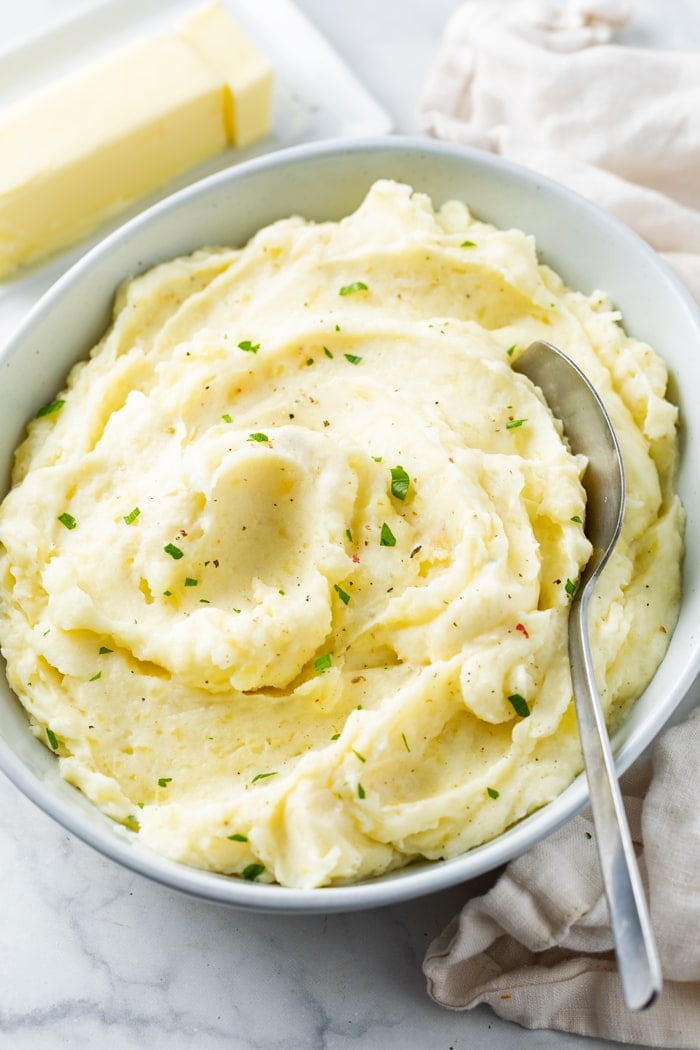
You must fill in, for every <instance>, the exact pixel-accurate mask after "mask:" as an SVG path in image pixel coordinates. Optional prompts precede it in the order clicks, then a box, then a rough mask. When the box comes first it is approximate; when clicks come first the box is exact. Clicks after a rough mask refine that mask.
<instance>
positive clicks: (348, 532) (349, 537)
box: [345, 529, 352, 543]
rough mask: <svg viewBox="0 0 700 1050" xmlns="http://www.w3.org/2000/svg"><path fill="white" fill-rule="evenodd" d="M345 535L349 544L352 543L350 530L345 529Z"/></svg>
mask: <svg viewBox="0 0 700 1050" xmlns="http://www.w3.org/2000/svg"><path fill="white" fill-rule="evenodd" d="M345 535H346V536H347V538H348V539H349V540H350V542H351V543H352V531H351V529H346V530H345Z"/></svg>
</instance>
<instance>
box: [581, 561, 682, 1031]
mask: <svg viewBox="0 0 700 1050" xmlns="http://www.w3.org/2000/svg"><path fill="white" fill-rule="evenodd" d="M590 582H591V583H592V582H593V581H590ZM589 593H590V589H589V588H588V587H584V588H583V589H582V591H581V593H580V595H576V596H575V597H574V599H573V601H572V605H571V609H570V613H569V654H570V657H571V677H572V684H573V690H574V698H575V705H576V715H577V718H578V724H579V733H580V737H581V746H582V749H583V758H584V763H585V767H586V777H587V779H588V789H589V794H590V801H591V811H592V815H593V823H594V825H595V833H596V843H597V847H598V856H599V859H600V868H601V872H602V876H603V887H604V889H605V896H606V899H607V903H608V912H609V916H610V925H611V928H612V935H613V941H614V943H615V952H616V955H617V966H618V971H619V974H620V980H621V982H622V990H623V994H624V997H625V1002H626V1003H627V1006H628V1007H629V1009H630V1010H644V1009H645V1008H646V1007H648V1006H651V1004H652V1003H653V1002H654V1000H655V999H656V997H657V995H658V994H659V992H660V990H661V983H662V977H661V964H660V962H659V955H658V952H657V949H656V943H655V940H654V933H653V930H652V927H651V921H650V918H649V911H648V909H647V903H646V899H645V896H644V890H643V888H642V880H641V877H640V874H639V867H638V866H637V859H636V856H635V853H634V846H633V845H632V837H631V835H630V830H629V824H628V823H627V816H626V814H625V810H624V806H623V803H622V795H621V793H620V787H619V784H618V782H617V775H616V773H615V765H614V761H613V757H612V751H611V749H610V741H609V738H608V733H607V729H606V726H605V718H604V716H603V711H602V707H601V703H600V697H599V695H598V689H597V687H596V683H595V677H594V675H593V663H592V660H591V652H590V645H589V642H588V632H587V630H586V616H587V605H588V596H589Z"/></svg>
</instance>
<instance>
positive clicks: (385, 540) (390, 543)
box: [379, 522, 396, 547]
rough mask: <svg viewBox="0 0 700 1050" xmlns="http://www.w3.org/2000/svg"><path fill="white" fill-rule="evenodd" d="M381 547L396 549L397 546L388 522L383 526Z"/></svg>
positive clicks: (380, 540)
mask: <svg viewBox="0 0 700 1050" xmlns="http://www.w3.org/2000/svg"><path fill="white" fill-rule="evenodd" d="M379 546H380V547H395V546H396V536H394V533H393V532H392V531H391V529H390V528H389V526H388V525H387V523H386V522H384V523H383V525H382V531H381V533H380V536H379Z"/></svg>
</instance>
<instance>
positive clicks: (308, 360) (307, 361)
mask: <svg viewBox="0 0 700 1050" xmlns="http://www.w3.org/2000/svg"><path fill="white" fill-rule="evenodd" d="M306 363H307V365H312V364H313V363H314V359H313V357H307V358H306Z"/></svg>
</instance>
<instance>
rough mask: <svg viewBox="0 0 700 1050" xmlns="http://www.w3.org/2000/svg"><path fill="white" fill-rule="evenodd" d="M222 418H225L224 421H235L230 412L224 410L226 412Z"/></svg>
mask: <svg viewBox="0 0 700 1050" xmlns="http://www.w3.org/2000/svg"><path fill="white" fill-rule="evenodd" d="M221 418H222V419H223V421H224V423H233V419H232V418H231V416H230V415H229V414H228V412H224V414H223V416H222V417H221Z"/></svg>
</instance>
